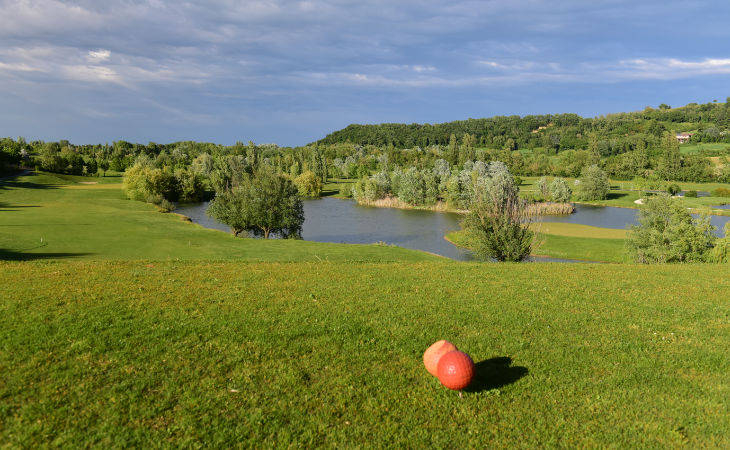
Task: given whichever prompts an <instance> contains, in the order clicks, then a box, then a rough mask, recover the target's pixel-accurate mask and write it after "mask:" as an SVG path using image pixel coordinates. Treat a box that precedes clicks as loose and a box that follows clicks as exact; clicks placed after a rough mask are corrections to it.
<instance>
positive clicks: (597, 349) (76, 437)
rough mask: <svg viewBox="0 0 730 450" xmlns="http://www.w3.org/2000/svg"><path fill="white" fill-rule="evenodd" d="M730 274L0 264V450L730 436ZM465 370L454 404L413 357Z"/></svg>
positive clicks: (623, 443) (706, 268) (703, 441)
mask: <svg viewBox="0 0 730 450" xmlns="http://www.w3.org/2000/svg"><path fill="white" fill-rule="evenodd" d="M726 275H727V267H725V266H717V265H702V266H693V265H689V266H687V265H683V266H634V265H566V264H539V265H537V264H532V265H531V264H522V265H520V264H471V263H461V264H459V263H454V262H437V263H401V264H371V263H366V264H345V265H343V264H335V263H318V264H313V263H258V264H253V263H233V262H190V261H181V262H170V261H163V262H147V261H61V262H47V261H40V262H38V261H36V262H5V263H3V262H0V280H1V282H2V284H3V286H4V289H3V294H2V295H1V296H0V372H1V373H2V374H3V376H2V377H0V442H3V444H4V445H6V446H8V447H44V446H50V447H90V446H96V447H199V446H206V447H240V446H243V447H273V446H276V447H290V446H291V447H314V446H318V447H355V446H374V447H386V446H387V447H457V448H464V447H479V448H484V447H488V448H495V447H497V448H515V447H520V448H535V447H618V448H646V447H652V448H667V447H670V448H672V447H680V446H686V447H715V448H727V447H728V446H730V435H729V434H728V433H727V430H728V429H730V405H729V404H728V402H727V401H726V399H727V397H728V392H729V390H730V381H728V377H727V374H728V372H730V359H728V357H727V348H728V347H729V346H730V309H728V303H727V292H728V291H729V290H730V281H728V278H727V276H726ZM438 339H449V340H451V341H452V342H454V343H455V344H456V345H457V346H458V347H459V348H460V349H462V350H464V351H466V352H468V353H469V354H470V355H471V356H472V357H473V359H474V360H475V362H477V379H476V381H475V382H474V384H473V385H472V386H471V387H470V388H469V389H467V391H466V392H464V394H463V397H460V396H459V395H457V393H455V392H452V391H448V390H447V389H445V388H443V387H441V386H440V385H439V383H438V381H437V380H436V379H435V378H434V377H431V376H430V375H429V374H428V373H427V372H426V370H425V368H424V367H423V365H422V362H421V355H422V352H423V351H424V350H425V349H426V348H427V347H428V346H429V345H430V344H431V343H433V342H434V341H436V340H438Z"/></svg>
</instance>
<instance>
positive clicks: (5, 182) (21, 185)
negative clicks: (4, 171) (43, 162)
mask: <svg viewBox="0 0 730 450" xmlns="http://www.w3.org/2000/svg"><path fill="white" fill-rule="evenodd" d="M20 176H23V177H25V178H31V181H17V180H16V178H17V177H20ZM37 176H38V174H37V173H36V172H30V171H26V172H21V173H18V174H15V175H12V176H8V177H5V178H4V179H0V190H2V189H8V188H13V189H58V188H59V187H60V185H58V184H47V183H33V182H32V177H37Z"/></svg>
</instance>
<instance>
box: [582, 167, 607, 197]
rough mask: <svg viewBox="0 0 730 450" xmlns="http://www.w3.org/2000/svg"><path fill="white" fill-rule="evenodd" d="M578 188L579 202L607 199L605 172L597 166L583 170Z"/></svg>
mask: <svg viewBox="0 0 730 450" xmlns="http://www.w3.org/2000/svg"><path fill="white" fill-rule="evenodd" d="M579 187H580V189H579V190H578V198H579V199H580V200H604V199H606V198H608V191H609V189H610V185H609V184H608V176H607V175H606V172H604V171H603V170H601V169H600V168H599V167H598V166H597V165H592V166H590V167H586V168H585V169H583V172H582V173H581V178H580V184H579Z"/></svg>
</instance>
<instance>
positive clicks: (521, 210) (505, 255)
mask: <svg viewBox="0 0 730 450" xmlns="http://www.w3.org/2000/svg"><path fill="white" fill-rule="evenodd" d="M518 192H519V189H518V188H517V186H515V185H514V181H513V180H512V176H511V175H510V174H509V172H502V173H499V174H497V175H495V176H494V177H493V178H491V179H488V181H486V182H485V183H480V184H479V186H477V188H476V191H475V195H474V199H473V201H472V202H471V204H470V208H469V209H470V211H469V214H468V215H467V216H466V218H465V219H464V223H463V226H464V228H465V229H466V230H467V231H468V232H469V235H470V236H471V239H472V242H473V244H474V252H475V253H476V255H477V256H479V257H480V258H484V259H487V258H494V259H496V260H498V261H522V260H524V259H525V258H527V256H529V255H530V252H531V251H532V248H533V245H534V243H535V235H534V233H533V232H532V231H531V230H530V222H531V217H530V215H529V214H530V213H529V211H528V210H527V208H526V206H527V205H526V202H525V201H524V200H523V199H521V198H520V196H519V195H518Z"/></svg>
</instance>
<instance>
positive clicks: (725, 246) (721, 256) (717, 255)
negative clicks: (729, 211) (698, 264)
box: [709, 222, 730, 263]
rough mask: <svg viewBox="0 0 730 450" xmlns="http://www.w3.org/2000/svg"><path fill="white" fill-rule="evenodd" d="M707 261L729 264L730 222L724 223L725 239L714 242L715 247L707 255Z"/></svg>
mask: <svg viewBox="0 0 730 450" xmlns="http://www.w3.org/2000/svg"><path fill="white" fill-rule="evenodd" d="M709 261H710V262H714V263H730V222H726V223H725V237H724V238H722V239H718V240H716V241H715V246H714V247H713V248H712V251H711V252H710V255H709Z"/></svg>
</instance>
